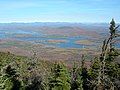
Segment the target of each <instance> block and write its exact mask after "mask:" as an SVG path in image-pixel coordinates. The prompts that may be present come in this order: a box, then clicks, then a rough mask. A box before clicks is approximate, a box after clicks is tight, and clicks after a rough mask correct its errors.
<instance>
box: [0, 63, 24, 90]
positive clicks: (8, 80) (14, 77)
mask: <svg viewBox="0 0 120 90" xmlns="http://www.w3.org/2000/svg"><path fill="white" fill-rule="evenodd" d="M18 76H19V75H18V74H17V73H16V70H15V69H14V68H12V67H11V66H10V65H8V66H7V68H6V69H5V74H3V75H1V78H0V82H1V84H0V90H20V89H21V88H22V87H21V82H20V81H19V79H18Z"/></svg>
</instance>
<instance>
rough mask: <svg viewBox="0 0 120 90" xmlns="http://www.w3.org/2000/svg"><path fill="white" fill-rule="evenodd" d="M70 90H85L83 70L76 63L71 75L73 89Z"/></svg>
mask: <svg viewBox="0 0 120 90" xmlns="http://www.w3.org/2000/svg"><path fill="white" fill-rule="evenodd" d="M70 90H83V81H82V76H81V69H80V67H79V66H76V64H75V63H74V66H73V69H72V74H71V88H70Z"/></svg>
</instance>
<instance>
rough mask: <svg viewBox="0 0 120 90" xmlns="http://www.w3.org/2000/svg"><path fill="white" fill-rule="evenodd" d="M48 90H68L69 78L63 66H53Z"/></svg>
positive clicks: (57, 64) (58, 64)
mask: <svg viewBox="0 0 120 90" xmlns="http://www.w3.org/2000/svg"><path fill="white" fill-rule="evenodd" d="M49 90H70V77H69V73H68V71H67V69H66V67H65V65H63V64H60V63H56V64H54V67H53V68H52V70H51V77H50V78H49Z"/></svg>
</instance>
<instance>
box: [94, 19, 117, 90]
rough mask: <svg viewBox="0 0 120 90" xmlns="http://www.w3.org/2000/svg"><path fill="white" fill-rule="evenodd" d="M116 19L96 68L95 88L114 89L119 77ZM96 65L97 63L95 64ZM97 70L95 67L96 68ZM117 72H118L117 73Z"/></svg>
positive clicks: (101, 89) (104, 42)
mask: <svg viewBox="0 0 120 90" xmlns="http://www.w3.org/2000/svg"><path fill="white" fill-rule="evenodd" d="M118 27H119V26H117V27H116V24H115V21H114V19H112V21H111V22H110V28H109V29H110V35H109V38H107V39H105V40H104V41H103V46H102V52H101V54H100V58H99V61H98V65H97V67H99V68H97V69H96V70H98V76H97V78H96V79H94V80H95V81H96V82H97V84H96V85H95V87H94V89H96V90H104V89H106V90H114V89H115V78H118V76H119V75H118V72H117V71H118V70H119V67H118V64H117V63H116V62H115V58H116V57H117V56H118V55H119V53H118V52H117V50H116V49H115V43H114V40H115V38H116V37H118V35H117V29H118ZM93 65H95V64H93ZM94 70H95V69H94ZM115 73H116V74H115Z"/></svg>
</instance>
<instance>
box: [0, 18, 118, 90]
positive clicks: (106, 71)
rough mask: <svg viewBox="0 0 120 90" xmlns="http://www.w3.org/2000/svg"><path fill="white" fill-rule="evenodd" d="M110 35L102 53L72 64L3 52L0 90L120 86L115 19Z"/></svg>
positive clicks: (90, 89)
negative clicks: (87, 63) (87, 62)
mask: <svg viewBox="0 0 120 90" xmlns="http://www.w3.org/2000/svg"><path fill="white" fill-rule="evenodd" d="M108 28H109V36H108V37H107V38H106V39H105V40H103V42H101V46H102V47H101V51H100V55H99V56H96V57H94V59H93V60H89V61H90V62H89V68H88V66H87V65H86V59H85V57H86V56H85V55H84V54H82V55H81V57H82V58H81V59H80V60H79V61H73V64H72V65H68V64H67V63H64V61H57V60H56V61H48V60H43V59H41V58H38V57H37V56H36V53H35V52H34V53H33V56H31V57H25V56H17V55H14V54H11V53H10V52H7V53H4V52H0V90H120V61H119V60H120V49H119V48H116V45H115V43H116V42H117V40H118V39H119V38H120V34H119V32H118V28H119V26H117V25H116V24H115V21H114V20H113V19H112V21H111V22H110V27H108Z"/></svg>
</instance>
